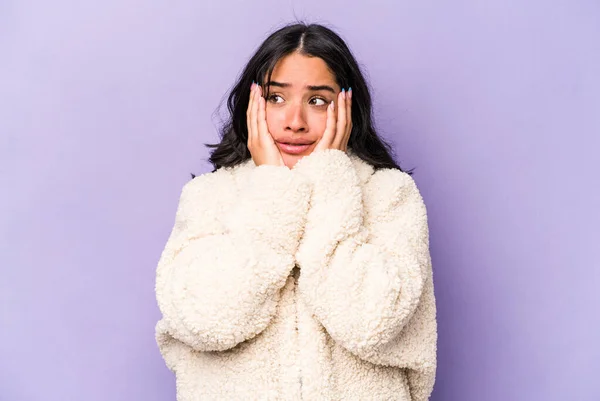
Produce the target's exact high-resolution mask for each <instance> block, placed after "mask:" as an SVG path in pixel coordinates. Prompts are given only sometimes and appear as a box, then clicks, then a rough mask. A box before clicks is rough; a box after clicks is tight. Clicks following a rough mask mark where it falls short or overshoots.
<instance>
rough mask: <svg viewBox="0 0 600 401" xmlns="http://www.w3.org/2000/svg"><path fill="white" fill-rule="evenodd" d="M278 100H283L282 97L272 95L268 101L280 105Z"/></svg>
mask: <svg viewBox="0 0 600 401" xmlns="http://www.w3.org/2000/svg"><path fill="white" fill-rule="evenodd" d="M277 98H279V99H281V100H283V98H282V97H281V96H279V95H271V96H269V99H268V100H269V102H271V103H280V102H278V101H277Z"/></svg>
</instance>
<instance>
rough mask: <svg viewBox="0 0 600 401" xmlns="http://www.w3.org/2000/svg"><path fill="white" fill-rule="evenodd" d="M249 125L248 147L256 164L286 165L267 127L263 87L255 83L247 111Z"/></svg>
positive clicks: (251, 90)
mask: <svg viewBox="0 0 600 401" xmlns="http://www.w3.org/2000/svg"><path fill="white" fill-rule="evenodd" d="M246 123H247V125H248V149H249V150H250V154H251V155H252V159H253V160H254V164H256V165H257V166H260V165H262V164H269V165H274V166H285V163H284V162H283V157H282V156H281V152H280V151H279V148H278V147H277V145H276V144H275V140H274V139H273V136H271V133H270V132H269V129H268V128H267V118H266V101H265V98H264V97H262V88H261V87H260V86H259V85H257V84H255V83H253V84H252V87H251V89H250V102H249V103H248V110H247V111H246Z"/></svg>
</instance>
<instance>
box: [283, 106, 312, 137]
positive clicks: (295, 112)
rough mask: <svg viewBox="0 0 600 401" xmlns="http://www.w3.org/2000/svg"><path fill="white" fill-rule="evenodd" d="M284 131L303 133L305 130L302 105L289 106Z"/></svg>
mask: <svg viewBox="0 0 600 401" xmlns="http://www.w3.org/2000/svg"><path fill="white" fill-rule="evenodd" d="M285 129H286V130H289V131H293V132H303V131H306V130H307V126H306V119H305V118H304V110H303V109H302V105H291V106H290V108H289V110H288V113H287V121H286V128H285Z"/></svg>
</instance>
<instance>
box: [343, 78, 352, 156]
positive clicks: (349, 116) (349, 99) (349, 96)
mask: <svg viewBox="0 0 600 401" xmlns="http://www.w3.org/2000/svg"><path fill="white" fill-rule="evenodd" d="M346 105H347V106H346V135H345V136H346V138H345V141H344V147H347V146H348V141H349V140H350V135H351V133H352V88H350V89H349V90H348V92H347V93H346Z"/></svg>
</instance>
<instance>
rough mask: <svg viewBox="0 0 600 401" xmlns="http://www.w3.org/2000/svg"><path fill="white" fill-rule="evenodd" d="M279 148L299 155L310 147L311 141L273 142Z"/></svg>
mask: <svg viewBox="0 0 600 401" xmlns="http://www.w3.org/2000/svg"><path fill="white" fill-rule="evenodd" d="M275 143H276V144H277V146H278V147H279V149H280V150H281V151H283V152H285V153H287V154H290V155H299V154H300V153H303V152H304V151H306V150H308V148H310V145H312V143H302V144H301V143H283V142H275Z"/></svg>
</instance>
